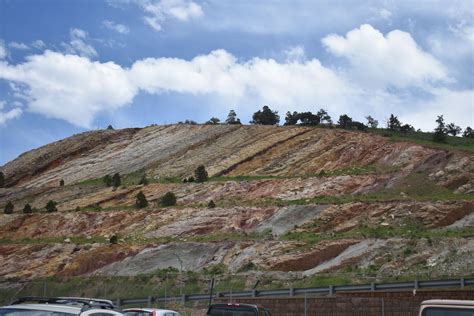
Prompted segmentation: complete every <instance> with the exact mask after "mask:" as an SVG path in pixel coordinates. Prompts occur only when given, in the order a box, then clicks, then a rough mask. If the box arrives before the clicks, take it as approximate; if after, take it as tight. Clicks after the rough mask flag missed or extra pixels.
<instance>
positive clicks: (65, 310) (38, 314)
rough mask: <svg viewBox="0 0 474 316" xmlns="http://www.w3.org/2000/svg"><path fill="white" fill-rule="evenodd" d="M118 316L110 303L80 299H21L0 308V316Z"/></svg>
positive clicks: (118, 311) (118, 312) (30, 297)
mask: <svg viewBox="0 0 474 316" xmlns="http://www.w3.org/2000/svg"><path fill="white" fill-rule="evenodd" d="M73 315H82V316H89V315H90V316H119V315H122V313H121V310H120V309H118V308H117V307H116V306H115V305H114V304H113V303H112V302H111V301H109V300H103V299H94V298H81V297H34V296H29V297H21V298H18V299H16V300H14V301H13V302H11V303H10V305H8V306H3V307H0V316H73Z"/></svg>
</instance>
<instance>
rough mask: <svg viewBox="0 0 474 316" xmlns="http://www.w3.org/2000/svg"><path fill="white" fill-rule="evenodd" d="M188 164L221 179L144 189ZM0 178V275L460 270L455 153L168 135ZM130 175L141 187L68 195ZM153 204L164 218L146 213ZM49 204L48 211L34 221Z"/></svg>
mask: <svg viewBox="0 0 474 316" xmlns="http://www.w3.org/2000/svg"><path fill="white" fill-rule="evenodd" d="M199 165H205V166H206V169H207V171H208V172H209V174H210V175H211V176H221V177H222V178H214V179H212V181H210V182H206V183H178V182H177V181H174V182H172V183H156V182H157V180H163V179H164V178H176V177H177V178H184V177H188V176H190V175H192V174H193V173H194V169H195V168H196V167H197V166H199ZM1 170H2V171H3V172H4V173H5V175H6V178H7V185H8V188H5V189H0V208H3V207H4V206H5V205H6V204H7V202H9V201H11V202H13V204H14V205H15V213H14V214H12V215H6V214H0V241H1V243H0V255H1V256H0V277H5V278H13V277H19V278H37V277H45V276H52V275H61V276H77V275H91V274H103V275H125V276H129V275H137V274H141V273H152V272H155V271H156V270H157V269H164V268H168V267H170V266H171V267H175V268H177V269H179V268H180V263H179V260H178V257H179V258H180V259H181V260H182V264H183V269H185V270H201V269H204V268H209V267H212V266H215V265H223V266H225V268H226V269H227V271H228V272H231V273H237V272H239V273H245V272H246V271H254V270H258V271H266V272H274V273H283V272H285V273H287V272H289V271H293V272H295V273H299V274H300V275H301V276H308V275H313V274H315V273H321V272H328V271H342V270H344V269H349V268H350V269H362V270H363V269H367V268H368V267H371V269H373V267H374V266H375V267H377V269H378V272H379V273H382V274H383V273H388V272H390V273H400V274H401V273H405V272H407V271H418V270H416V269H422V268H423V269H430V271H438V272H439V273H450V272H453V273H460V272H465V271H473V262H474V258H473V255H472V254H473V253H474V251H473V250H474V244H473V238H472V229H473V223H474V220H473V214H474V199H473V198H472V194H474V191H473V190H474V157H473V154H471V153H468V152H461V151H446V150H440V149H433V148H427V147H423V146H420V145H416V144H413V143H409V142H393V141H390V140H389V139H387V138H384V137H379V136H374V135H373V134H369V133H361V132H352V131H344V130H339V129H322V128H310V127H300V126H291V127H275V126H229V125H218V126H210V125H198V126H190V125H171V126H152V127H147V128H144V129H125V130H115V131H108V130H107V131H94V132H88V133H84V134H80V135H76V136H73V137H70V138H68V139H65V140H62V141H59V142H56V143H53V144H50V145H47V146H44V147H42V148H39V149H37V150H34V151H31V152H28V153H25V154H23V155H21V156H20V157H18V158H17V159H16V160H14V161H12V162H9V163H8V164H6V165H5V166H3V167H2V168H1ZM135 171H140V172H146V174H147V176H148V177H149V178H150V179H151V180H152V182H153V183H150V184H149V185H147V186H143V185H136V184H127V185H126V186H122V187H119V188H117V189H113V188H108V187H105V186H104V185H103V184H101V183H100V181H96V182H95V184H90V183H89V184H84V183H83V184H80V183H79V182H81V181H83V180H94V179H98V178H100V177H102V176H104V175H106V174H109V175H110V174H113V173H115V172H120V173H121V174H123V175H124V174H131V173H133V172H135ZM322 171H324V172H322ZM236 176H242V177H241V178H235V177H236ZM60 179H64V181H65V183H66V185H65V186H59V180H60ZM174 180H175V179H174ZM140 191H142V192H143V193H144V194H145V196H146V198H147V200H148V202H149V206H148V207H146V208H144V209H137V208H135V207H134V205H135V199H136V195H137V193H138V192H140ZM166 192H173V193H175V194H176V196H177V198H178V205H177V206H174V207H167V208H163V207H161V206H159V205H158V204H157V202H158V201H159V199H160V198H161V197H162V196H163V195H164V194H165V193H166ZM49 200H53V201H56V202H57V203H58V204H57V208H58V210H59V212H56V213H45V211H44V207H45V205H46V203H47V202H48V201H49ZM210 200H213V201H214V202H216V204H217V207H215V208H208V207H207V204H208V202H209V201H210ZM26 203H28V204H30V205H31V206H32V207H33V208H34V209H36V210H35V212H34V213H33V214H21V209H22V208H23V206H24V205H25V204H26ZM77 208H79V210H78V209H77ZM413 230H421V231H423V232H426V234H425V235H423V234H416V233H417V232H414V231H413ZM113 235H116V236H118V244H110V243H109V238H110V237H111V236H113ZM412 236H417V237H412ZM453 252H456V258H457V259H456V262H453V260H452V257H453V256H452V253H453ZM344 271H345V270H344ZM423 271H425V270H423Z"/></svg>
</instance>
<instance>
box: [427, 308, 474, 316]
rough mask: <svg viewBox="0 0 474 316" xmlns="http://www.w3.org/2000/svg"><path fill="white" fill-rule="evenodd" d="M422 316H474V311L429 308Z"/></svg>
mask: <svg viewBox="0 0 474 316" xmlns="http://www.w3.org/2000/svg"><path fill="white" fill-rule="evenodd" d="M422 316H474V309H463V308H442V307H428V308H425V309H424V310H423V313H422Z"/></svg>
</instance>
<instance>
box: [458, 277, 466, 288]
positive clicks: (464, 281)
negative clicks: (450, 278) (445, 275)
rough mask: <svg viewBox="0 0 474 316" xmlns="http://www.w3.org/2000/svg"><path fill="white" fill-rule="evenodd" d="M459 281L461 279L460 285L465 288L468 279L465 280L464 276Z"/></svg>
mask: <svg viewBox="0 0 474 316" xmlns="http://www.w3.org/2000/svg"><path fill="white" fill-rule="evenodd" d="M459 281H460V282H459V283H460V284H459V285H460V287H461V289H463V288H464V287H465V286H466V280H464V277H462V278H461V279H460V280H459Z"/></svg>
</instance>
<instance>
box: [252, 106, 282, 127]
mask: <svg viewBox="0 0 474 316" xmlns="http://www.w3.org/2000/svg"><path fill="white" fill-rule="evenodd" d="M279 122H280V116H279V115H278V111H272V110H271V109H270V108H269V107H268V106H266V105H265V106H264V107H263V108H262V110H259V111H257V112H255V113H254V114H253V116H252V120H251V121H250V124H257V125H278V123H279Z"/></svg>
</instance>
